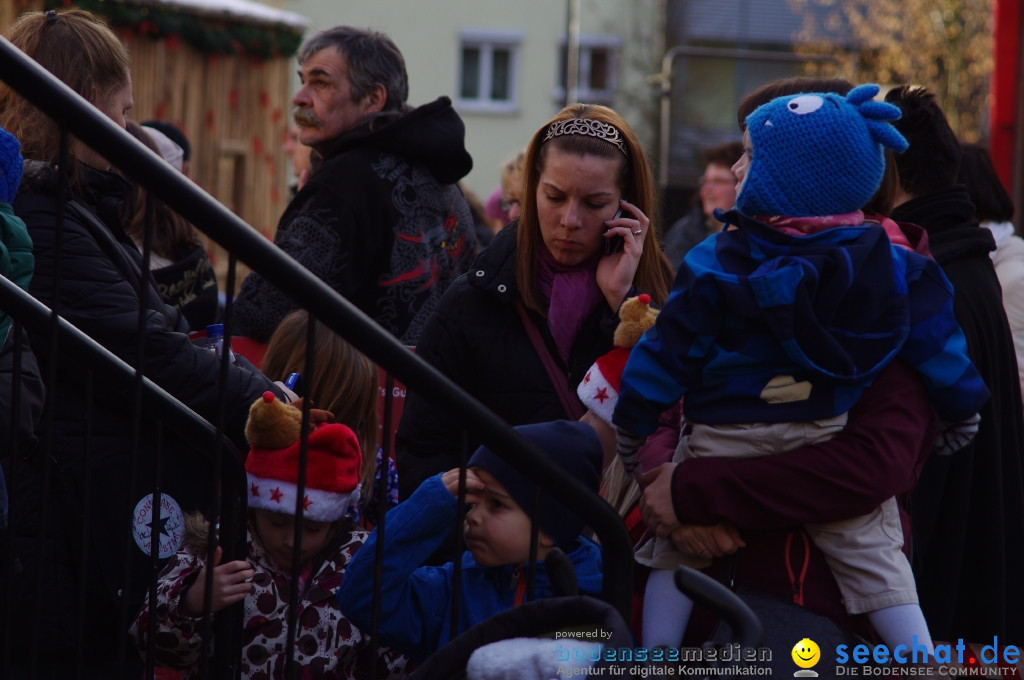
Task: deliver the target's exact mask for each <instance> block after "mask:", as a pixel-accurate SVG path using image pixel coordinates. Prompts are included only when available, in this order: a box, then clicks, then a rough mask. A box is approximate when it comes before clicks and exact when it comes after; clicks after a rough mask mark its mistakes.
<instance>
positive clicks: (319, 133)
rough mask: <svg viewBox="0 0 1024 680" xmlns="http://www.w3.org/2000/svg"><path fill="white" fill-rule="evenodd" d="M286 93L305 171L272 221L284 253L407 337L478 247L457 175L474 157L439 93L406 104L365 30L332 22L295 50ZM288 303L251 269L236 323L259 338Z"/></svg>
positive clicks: (403, 84)
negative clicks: (294, 85) (306, 159)
mask: <svg viewBox="0 0 1024 680" xmlns="http://www.w3.org/2000/svg"><path fill="white" fill-rule="evenodd" d="M298 61H299V78H300V79H301V81H302V87H301V88H300V89H299V91H298V93H296V95H295V97H294V98H293V99H292V104H293V109H292V116H293V118H294V120H295V123H296V125H297V126H298V129H299V133H298V136H299V141H300V142H301V143H302V144H305V145H306V146H309V147H312V149H313V153H312V156H313V172H312V174H311V175H310V177H309V180H308V181H307V182H306V184H305V185H304V186H303V187H302V189H301V190H300V191H299V192H298V193H297V194H296V195H295V197H294V198H293V199H292V201H291V203H290V204H289V205H288V208H287V209H286V210H285V212H284V214H283V215H282V217H281V220H280V222H279V223H278V227H277V233H276V235H275V237H274V243H276V244H277V245H278V246H279V247H280V248H281V249H282V250H284V251H285V252H286V253H288V254H289V255H291V256H292V257H293V258H295V259H296V260H298V261H299V262H300V263H301V264H302V265H303V266H305V267H306V268H307V269H309V270H310V271H311V272H312V273H314V274H316V275H317V276H318V277H320V278H321V279H323V280H324V281H325V282H326V283H327V284H328V285H329V286H331V287H332V288H333V289H334V290H336V291H338V292H339V293H340V294H341V295H343V296H344V297H345V298H347V299H348V300H349V301H350V302H352V303H353V304H354V305H356V306H357V307H359V309H361V310H362V311H363V312H365V313H366V314H367V315H368V316H370V317H371V318H373V319H374V320H375V321H376V322H377V323H378V324H380V325H381V326H382V327H384V328H385V329H386V330H388V331H390V332H391V333H392V334H393V335H394V336H395V337H397V338H398V339H399V340H400V341H401V342H403V343H405V344H407V345H415V344H416V342H417V341H418V339H419V335H420V331H421V330H422V328H423V325H424V324H425V323H426V320H427V318H428V317H429V316H430V315H431V314H432V313H433V311H434V308H435V307H436V305H437V302H438V300H440V298H441V295H442V293H444V291H445V289H446V288H447V287H448V284H450V283H451V282H452V281H453V280H455V278H456V277H457V276H459V275H460V274H461V273H463V272H464V271H465V270H466V268H467V267H468V266H469V262H470V259H471V258H472V257H473V254H474V253H475V251H476V237H475V235H474V225H473V219H472V217H471V215H470V211H469V205H468V204H467V203H466V199H465V197H464V196H463V195H462V192H461V190H460V189H459V188H458V187H457V186H456V182H458V180H460V179H461V178H462V177H464V176H465V175H466V174H468V173H469V171H470V169H471V168H472V165H473V161H472V158H471V157H470V155H469V153H468V152H467V151H466V147H465V126H464V125H463V123H462V120H461V119H460V118H459V116H458V114H457V113H456V112H455V110H454V109H453V108H452V105H451V100H450V99H449V98H448V97H439V98H438V99H437V100H435V101H433V102H431V103H429V104H425V105H423V106H420V107H417V108H413V107H411V106H409V105H408V104H407V103H406V98H407V97H408V94H409V83H408V76H407V74H406V69H405V60H404V59H403V57H402V53H401V52H400V51H399V50H398V47H397V46H396V45H395V44H394V42H393V41H392V40H391V39H390V38H389V37H387V36H386V35H384V34H382V33H378V32H374V31H369V30H363V29H358V28H353V27H350V26H336V27H334V28H330V29H327V30H325V31H321V32H320V33H317V34H316V35H314V36H313V37H311V38H310V39H309V40H307V41H306V42H305V43H304V44H303V45H302V47H301V48H300V50H299V53H298ZM300 302H301V301H297V300H292V299H291V298H289V297H288V296H286V295H285V294H284V293H282V292H281V291H280V290H278V289H277V288H276V287H274V286H273V285H271V284H270V283H268V282H267V281H266V280H265V279H264V278H263V277H261V276H260V275H258V274H256V273H252V274H249V276H248V277H246V279H245V281H244V282H243V284H242V288H241V290H240V291H239V293H238V298H237V299H236V300H235V304H234V316H233V320H234V324H233V325H234V332H235V333H236V334H238V335H247V336H249V337H252V338H254V339H256V340H258V341H261V342H266V341H267V339H268V338H269V337H270V335H271V333H273V331H274V329H275V328H276V327H277V325H278V323H280V321H281V319H282V318H283V317H284V316H285V315H286V314H287V313H288V312H289V311H291V310H293V309H295V308H297V307H299V306H300V305H299V303H300Z"/></svg>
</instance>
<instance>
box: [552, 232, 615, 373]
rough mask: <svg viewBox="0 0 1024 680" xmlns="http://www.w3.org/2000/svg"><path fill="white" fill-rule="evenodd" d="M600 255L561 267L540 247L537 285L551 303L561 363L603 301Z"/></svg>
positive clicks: (564, 360)
mask: <svg viewBox="0 0 1024 680" xmlns="http://www.w3.org/2000/svg"><path fill="white" fill-rule="evenodd" d="M600 261H601V253H600V252H598V254H597V255H595V256H594V257H592V258H590V259H588V260H584V261H583V262H581V263H579V264H577V265H572V266H568V265H564V264H559V263H558V262H557V261H556V260H555V258H554V256H552V255H551V252H550V251H549V250H548V249H547V248H546V247H545V246H541V248H540V268H539V269H538V270H537V284H538V286H539V288H540V293H541V295H543V296H544V299H546V300H547V302H548V329H549V330H550V331H551V336H552V337H553V338H554V339H555V347H557V348H558V354H559V356H561V357H562V361H563V362H565V363H568V362H569V351H570V350H571V349H572V345H573V342H575V340H576V336H577V335H579V332H580V329H581V328H582V327H583V323H584V322H585V321H586V320H587V318H588V317H589V316H590V314H591V313H592V312H593V311H594V309H595V308H596V307H597V305H598V304H599V303H600V302H601V300H602V299H604V293H602V292H601V288H600V286H598V285H597V264H598V262H600Z"/></svg>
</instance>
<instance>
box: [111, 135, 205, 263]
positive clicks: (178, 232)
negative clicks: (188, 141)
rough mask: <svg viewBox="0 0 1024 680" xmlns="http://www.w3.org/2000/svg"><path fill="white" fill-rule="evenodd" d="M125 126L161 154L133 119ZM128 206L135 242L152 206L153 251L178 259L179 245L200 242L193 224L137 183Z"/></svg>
mask: <svg viewBox="0 0 1024 680" xmlns="http://www.w3.org/2000/svg"><path fill="white" fill-rule="evenodd" d="M126 127H127V129H128V132H129V133H130V134H131V135H132V137H135V138H136V139H137V140H139V141H140V142H142V143H143V144H145V145H146V147H147V148H148V149H149V150H150V151H153V152H154V153H156V154H157V155H160V149H159V147H157V145H156V142H154V141H153V138H152V137H150V136H149V133H147V132H146V131H145V130H144V129H143V128H142V126H141V125H139V124H138V123H136V122H135V121H133V120H129V121H127V123H126ZM150 203H152V208H149V207H148V205H149V204H150ZM127 208H128V215H127V218H128V228H127V231H128V235H129V236H131V237H132V238H133V239H135V240H136V241H137V242H138V243H142V238H143V236H144V234H145V229H146V222H147V211H150V210H151V213H150V217H151V221H152V228H153V235H152V237H151V238H152V248H153V252H154V253H156V254H157V255H160V256H161V257H166V258H168V259H170V260H177V257H175V252H174V251H175V250H176V249H177V248H178V247H179V246H188V247H195V246H196V245H198V244H199V243H201V242H200V240H199V237H198V236H197V235H196V230H195V228H193V226H192V224H191V223H190V222H189V221H188V220H186V219H185V218H184V217H182V216H181V215H179V214H178V213H176V212H174V211H173V210H171V208H170V207H168V205H167V204H166V203H164V202H163V201H161V200H159V199H157V198H156V197H155V196H150V195H149V192H147V191H146V190H145V189H143V188H142V187H141V186H139V185H136V186H135V191H134V192H133V194H132V199H131V200H130V201H128V203H127Z"/></svg>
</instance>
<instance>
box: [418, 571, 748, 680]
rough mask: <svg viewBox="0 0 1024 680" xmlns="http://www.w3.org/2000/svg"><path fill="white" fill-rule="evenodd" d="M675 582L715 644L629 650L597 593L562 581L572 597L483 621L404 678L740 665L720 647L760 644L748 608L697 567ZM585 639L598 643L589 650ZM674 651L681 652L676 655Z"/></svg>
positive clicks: (625, 631)
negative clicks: (707, 615)
mask: <svg viewBox="0 0 1024 680" xmlns="http://www.w3.org/2000/svg"><path fill="white" fill-rule="evenodd" d="M559 559H566V560H567V558H565V557H564V554H562V553H560V551H553V552H552V553H550V554H549V555H548V559H547V563H548V564H549V565H550V564H551V563H552V562H557V561H558V560H559ZM551 571H553V570H549V573H551ZM562 573H565V571H564V570H562ZM568 573H569V574H571V573H572V570H571V567H570V569H569V570H568ZM675 579H676V585H677V586H678V587H679V588H680V590H682V591H683V592H684V593H686V594H687V595H689V596H690V597H691V598H693V600H694V602H696V603H697V604H698V605H701V606H704V607H707V608H709V609H710V610H711V611H713V612H715V613H716V614H717V615H718V617H719V619H720V621H722V622H723V623H724V624H726V625H727V629H723V630H724V631H725V632H724V635H725V637H724V638H723V640H722V641H717V640H712V641H709V642H707V643H705V645H704V646H703V647H702V648H700V649H696V650H686V649H685V648H684V649H683V650H640V649H637V648H636V647H635V640H634V639H633V634H632V631H631V630H630V627H629V624H628V623H627V622H626V621H625V620H624V619H623V617H622V615H621V614H620V613H619V611H618V610H617V609H615V608H614V607H612V606H611V605H610V604H608V603H606V602H604V601H602V600H600V599H598V598H595V597H591V596H588V595H578V594H575V592H576V588H575V583H564V582H563V583H562V585H561V588H560V591H561V592H563V593H572V594H563V595H560V596H557V597H550V598H544V599H540V600H534V601H532V602H529V603H527V604H524V605H522V606H520V607H517V608H515V609H510V610H508V611H505V612H502V613H500V614H497V615H495V616H493V617H491V618H489V619H487V620H486V621H484V622H482V623H480V624H478V625H476V626H474V627H473V628H471V629H469V630H467V631H466V632H465V633H463V634H462V635H459V636H458V637H456V638H455V639H454V640H452V641H451V642H450V643H448V644H447V645H445V646H444V647H443V648H441V649H440V650H438V651H437V652H435V653H434V654H432V655H431V656H430V657H428V658H427V659H426V660H425V661H424V662H423V663H422V664H421V665H420V666H419V668H417V669H416V671H415V672H414V673H413V674H412V675H411V676H410V677H411V680H442V679H443V680H448V679H449V678H451V679H459V678H492V679H493V678H517V679H522V680H532V679H533V678H538V679H540V680H548V679H549V678H559V677H566V676H571V675H577V676H583V675H620V676H630V675H633V676H636V675H640V674H641V673H640V672H639V671H640V669H641V668H644V667H651V666H655V665H659V664H662V665H673V666H679V665H681V664H684V663H692V664H694V665H695V666H699V667H700V668H707V669H709V672H708V675H709V676H710V675H711V674H712V673H714V670H712V669H717V668H724V667H727V666H732V667H738V666H742V665H746V664H747V663H748V662H747V661H745V660H744V659H743V658H742V655H740V654H734V653H722V652H725V651H726V650H727V648H734V649H745V650H746V649H757V648H759V647H761V646H762V644H763V640H764V629H763V628H762V625H761V622H760V621H759V620H758V618H757V616H756V615H755V614H754V612H753V610H752V609H751V608H750V607H749V606H747V604H746V603H745V602H744V601H743V600H741V599H740V598H739V597H738V596H737V595H736V594H735V593H733V592H732V591H731V590H729V589H728V588H727V587H725V586H724V585H722V584H721V583H719V582H718V581H715V580H714V579H712V578H711V577H709V576H707V575H705V574H703V573H701V572H699V571H695V570H693V569H689V568H687V567H679V568H678V569H677V570H676V574H675ZM593 642H602V643H606V644H602V646H601V647H597V645H596V644H593ZM735 645H738V647H735ZM712 650H714V651H712ZM666 652H671V654H667V653H666ZM679 654H683V655H686V654H689V656H688V657H687V658H686V659H685V660H682V659H680V657H679V656H678V655H679ZM481 655H482V656H481ZM723 659H727V660H723ZM474 663H475V666H476V669H477V670H479V669H480V668H486V671H487V672H486V673H484V674H480V673H479V672H477V673H473V672H471V670H472V669H473V665H474ZM611 669H615V670H611ZM644 675H646V673H644ZM716 675H717V673H716ZM698 677H699V676H698Z"/></svg>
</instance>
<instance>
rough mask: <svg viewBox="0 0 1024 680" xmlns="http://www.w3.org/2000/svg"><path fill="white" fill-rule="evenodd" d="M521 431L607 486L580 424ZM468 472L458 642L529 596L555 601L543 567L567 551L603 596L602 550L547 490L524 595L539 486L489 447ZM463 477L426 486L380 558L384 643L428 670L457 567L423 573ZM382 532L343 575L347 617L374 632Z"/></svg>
mask: <svg viewBox="0 0 1024 680" xmlns="http://www.w3.org/2000/svg"><path fill="white" fill-rule="evenodd" d="M516 430H517V431H518V432H519V433H520V434H522V435H523V436H525V437H526V438H527V439H529V440H531V441H532V442H533V443H534V444H535V445H536V446H537V447H538V448H539V449H541V451H543V452H544V453H545V454H546V455H547V457H548V458H549V459H550V460H551V461H552V462H554V463H555V464H557V465H558V466H559V467H560V468H562V469H563V470H565V471H566V472H567V473H569V474H571V475H572V476H574V477H576V478H577V479H579V480H580V481H581V482H583V483H584V484H585V485H586V486H587V487H588V488H590V489H592V490H593V491H594V493H595V494H597V491H598V485H599V483H600V477H601V464H602V461H603V456H604V449H603V447H602V445H601V440H600V439H599V438H598V436H597V434H596V432H595V431H594V428H592V427H591V426H590V425H587V424H585V423H582V422H573V421H566V420H557V421H553V422H547V423H536V424H532V425H520V426H518V427H516ZM467 467H468V470H467V471H466V502H467V503H469V504H470V505H471V506H472V507H471V508H470V509H469V511H468V512H467V513H466V518H465V524H464V531H463V533H464V536H465V545H466V552H464V553H463V554H462V556H461V560H460V562H461V568H462V586H461V589H460V591H459V611H458V614H457V616H458V623H457V626H456V628H457V633H462V632H465V631H466V630H468V629H469V628H471V627H472V626H474V625H476V624H477V623H480V622H481V621H483V620H484V619H487V618H489V617H491V616H493V615H494V614H497V613H499V612H502V611H504V610H506V609H510V608H512V607H514V606H516V605H519V604H522V602H523V601H524V600H525V599H526V598H527V597H548V596H551V595H553V594H555V593H554V591H553V588H552V584H551V583H550V582H549V580H548V577H547V574H546V573H545V570H544V568H543V564H540V563H541V562H543V560H544V559H545V557H546V556H547V553H548V552H549V551H550V550H551V549H552V548H553V547H555V546H557V547H559V548H561V549H562V550H563V551H564V552H565V554H566V556H567V557H568V558H569V561H570V562H571V563H572V565H573V569H574V571H575V573H576V580H577V583H578V585H579V590H580V592H581V593H584V594H589V595H597V594H599V593H600V591H601V582H602V576H601V550H600V548H598V546H597V545H596V544H595V543H594V542H593V541H591V540H590V539H588V538H586V537H585V536H583V535H582V531H583V529H584V525H583V521H582V520H581V519H580V518H579V516H578V515H577V513H576V511H575V510H573V509H572V508H570V507H568V506H566V505H565V503H564V501H563V500H562V499H560V498H558V497H557V496H555V495H552V494H550V493H549V492H547V491H543V490H542V491H541V492H540V494H539V498H538V500H539V503H538V504H537V515H536V519H537V523H538V524H539V525H540V526H539V529H540V531H539V532H538V533H539V536H538V539H537V561H538V564H537V570H536V575H535V582H534V592H533V593H532V594H528V593H527V588H526V586H527V567H526V564H527V562H528V561H529V557H530V539H531V523H530V514H528V513H532V512H533V508H534V500H535V490H536V488H537V487H536V485H535V484H534V483H533V482H532V481H530V479H529V478H527V477H526V476H525V475H523V474H522V473H520V472H519V471H518V470H516V469H515V468H514V467H513V466H512V465H510V464H509V463H507V462H506V461H505V460H504V459H503V458H501V456H499V455H498V454H496V453H495V452H494V451H492V450H491V449H490V448H488V447H487V446H481V447H480V448H479V449H477V451H476V452H475V453H474V454H473V456H472V457H471V458H470V459H469V463H468V464H467ZM458 486H459V470H458V468H456V469H454V470H449V471H448V472H445V473H442V474H438V475H435V476H433V477H431V478H429V479H427V480H426V481H424V482H423V483H422V484H421V485H420V486H419V488H418V489H416V491H415V492H414V493H413V494H412V495H411V496H410V497H409V498H408V499H407V500H406V501H405V502H403V503H399V504H398V505H397V506H395V507H394V508H392V509H391V510H390V511H388V514H387V515H386V516H385V519H384V527H385V532H384V536H385V538H384V558H383V563H382V566H381V570H382V571H381V574H382V582H381V588H380V598H381V601H380V611H381V612H383V613H384V614H385V616H383V617H382V620H381V623H380V635H381V640H382V641H383V642H384V643H385V644H387V645H389V646H391V647H392V648H394V649H396V650H398V651H400V652H402V653H403V654H406V655H407V656H409V658H411V659H413V660H416V661H422V660H423V659H425V658H426V657H427V656H429V655H430V654H431V653H433V652H434V651H436V650H437V649H440V648H441V647H443V646H444V645H445V644H447V643H448V642H449V641H450V634H451V630H452V599H453V596H454V584H453V574H454V568H455V565H454V563H452V562H449V563H447V564H444V565H441V566H429V565H424V564H423V562H424V561H426V559H427V558H428V557H430V555H431V554H432V553H433V552H434V551H435V550H436V549H437V548H439V547H441V544H442V543H443V542H444V541H445V539H446V538H447V537H448V534H449V532H450V531H451V528H452V525H453V524H454V522H455V518H456V512H457V509H458V507H457V506H458V500H457V495H458ZM378 540H379V537H378V531H377V530H376V529H374V531H373V533H371V534H370V537H369V539H368V540H367V541H366V543H365V544H364V545H363V547H362V548H360V550H359V552H358V553H357V554H356V556H355V557H354V558H353V560H352V562H351V563H350V564H349V565H348V569H347V570H346V571H345V579H344V580H343V581H342V584H341V588H340V589H339V590H338V603H339V605H340V609H341V611H342V613H343V614H345V616H346V617H348V619H349V620H350V621H352V622H353V623H355V624H356V625H357V626H358V627H360V628H361V629H363V630H364V631H368V630H369V628H370V624H371V617H372V611H373V587H372V585H371V584H372V583H373V573H374V561H375V559H376V545H377V541H378Z"/></svg>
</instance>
